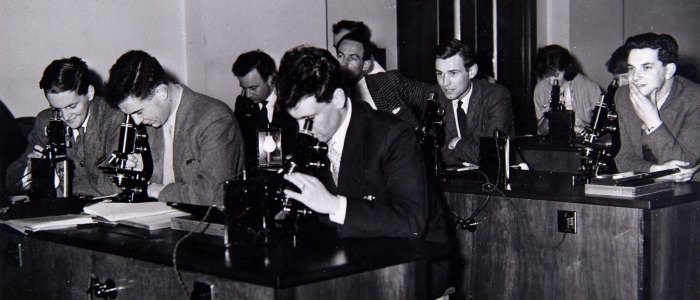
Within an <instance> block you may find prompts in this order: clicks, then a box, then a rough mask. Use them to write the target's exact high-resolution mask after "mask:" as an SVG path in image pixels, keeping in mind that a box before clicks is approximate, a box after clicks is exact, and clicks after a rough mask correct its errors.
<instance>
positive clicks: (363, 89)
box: [355, 76, 377, 110]
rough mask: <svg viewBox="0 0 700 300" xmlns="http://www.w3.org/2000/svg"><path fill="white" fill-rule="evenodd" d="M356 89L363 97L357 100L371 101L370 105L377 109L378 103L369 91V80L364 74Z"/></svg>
mask: <svg viewBox="0 0 700 300" xmlns="http://www.w3.org/2000/svg"><path fill="white" fill-rule="evenodd" d="M355 89H356V90H357V91H358V92H359V95H360V97H362V99H357V100H362V101H365V102H367V103H369V106H371V107H372V109H374V110H377V105H376V104H374V99H372V95H371V94H370V93H369V88H367V81H366V80H365V77H364V76H362V79H360V81H359V82H357V85H356V86H355Z"/></svg>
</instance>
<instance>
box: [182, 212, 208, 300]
mask: <svg viewBox="0 0 700 300" xmlns="http://www.w3.org/2000/svg"><path fill="white" fill-rule="evenodd" d="M213 207H214V206H209V208H208V209H207V213H206V214H204V217H203V218H202V220H200V221H199V223H197V226H195V227H194V229H192V230H191V231H190V232H188V233H187V234H185V235H184V236H183V237H182V238H180V240H178V241H177V243H175V249H173V270H175V274H176V275H177V280H178V281H179V282H180V286H181V287H182V289H183V290H184V291H185V299H190V291H189V290H188V289H187V285H185V281H184V280H182V274H181V273H180V270H179V269H178V268H177V248H178V247H179V246H180V243H182V242H183V241H184V240H185V239H187V238H188V237H190V236H191V235H192V234H193V233H195V232H199V228H200V226H202V224H204V220H206V219H207V217H209V213H210V212H211V210H212V208H213Z"/></svg>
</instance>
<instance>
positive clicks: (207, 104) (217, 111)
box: [180, 88, 233, 118]
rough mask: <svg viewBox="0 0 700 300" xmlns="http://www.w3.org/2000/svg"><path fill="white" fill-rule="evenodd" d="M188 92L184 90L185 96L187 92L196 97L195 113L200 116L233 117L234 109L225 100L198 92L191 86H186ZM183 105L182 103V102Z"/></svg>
mask: <svg viewBox="0 0 700 300" xmlns="http://www.w3.org/2000/svg"><path fill="white" fill-rule="evenodd" d="M185 90H186V91H187V92H183V98H184V97H185V94H188V96H189V97H192V98H193V99H194V112H193V113H194V114H195V115H197V116H199V117H207V118H212V117H227V116H230V117H233V111H232V110H231V107H229V106H228V105H227V104H226V103H224V102H223V101H221V100H219V99H216V98H213V97H210V96H207V95H204V94H200V93H197V92H195V91H192V90H190V89H189V88H185ZM180 105H182V103H181V104H180Z"/></svg>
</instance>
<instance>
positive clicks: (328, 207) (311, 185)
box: [284, 173, 340, 214]
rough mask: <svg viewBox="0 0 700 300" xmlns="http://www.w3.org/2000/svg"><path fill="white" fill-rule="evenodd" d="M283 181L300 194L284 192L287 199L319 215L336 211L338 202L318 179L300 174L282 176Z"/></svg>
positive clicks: (289, 191)
mask: <svg viewBox="0 0 700 300" xmlns="http://www.w3.org/2000/svg"><path fill="white" fill-rule="evenodd" d="M284 179H287V180H289V182H291V183H293V184H294V185H296V186H297V187H298V188H299V189H300V190H301V193H297V192H294V191H291V190H284V194H285V195H287V196H288V197H289V198H292V199H294V200H297V201H299V202H301V203H303V204H304V205H306V206H308V207H309V208H311V209H312V210H314V211H315V212H317V213H321V214H335V213H336V212H337V211H338V206H339V205H340V200H339V199H338V197H336V196H335V195H333V194H331V193H329V192H328V190H327V189H326V187H325V186H324V185H323V183H321V181H319V180H318V178H316V177H313V176H309V175H306V174H301V173H292V174H289V175H284Z"/></svg>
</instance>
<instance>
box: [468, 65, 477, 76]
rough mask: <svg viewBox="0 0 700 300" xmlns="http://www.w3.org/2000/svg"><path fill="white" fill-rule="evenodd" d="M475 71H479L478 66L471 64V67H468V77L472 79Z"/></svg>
mask: <svg viewBox="0 0 700 300" xmlns="http://www.w3.org/2000/svg"><path fill="white" fill-rule="evenodd" d="M477 73H479V66H477V65H476V64H473V65H472V66H471V67H469V79H473V78H474V76H476V74H477Z"/></svg>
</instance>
